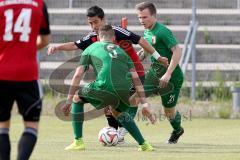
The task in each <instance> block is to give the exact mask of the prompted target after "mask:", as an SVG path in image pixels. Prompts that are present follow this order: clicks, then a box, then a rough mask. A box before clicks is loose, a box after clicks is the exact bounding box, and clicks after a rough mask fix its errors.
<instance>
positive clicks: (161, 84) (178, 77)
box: [136, 2, 184, 144]
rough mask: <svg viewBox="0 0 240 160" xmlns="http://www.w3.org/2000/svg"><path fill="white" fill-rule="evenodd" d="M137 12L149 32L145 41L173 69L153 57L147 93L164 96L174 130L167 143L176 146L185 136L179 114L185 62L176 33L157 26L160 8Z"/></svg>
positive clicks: (143, 5) (143, 8)
mask: <svg viewBox="0 0 240 160" xmlns="http://www.w3.org/2000/svg"><path fill="white" fill-rule="evenodd" d="M136 9H137V14H138V19H139V21H140V23H141V25H142V26H143V27H144V29H145V31H144V38H145V39H146V40H147V41H148V42H149V43H150V44H151V45H152V46H153V47H154V48H155V49H156V51H157V52H158V53H159V54H161V55H154V56H164V57H167V58H168V60H169V62H170V64H169V66H168V67H165V66H163V65H161V64H160V63H158V62H157V61H156V60H155V58H153V56H152V57H151V61H152V63H151V67H150V69H149V71H147V73H146V75H145V77H146V79H145V82H144V89H145V91H146V95H147V96H149V95H151V94H159V93H160V96H161V99H162V105H163V107H164V112H165V114H166V116H167V118H168V119H169V121H170V123H171V126H172V128H173V132H172V134H171V136H170V138H169V139H168V141H167V143H169V144H175V143H177V141H178V139H179V137H180V136H181V135H182V134H183V133H184V130H183V128H182V126H181V115H180V113H179V112H178V111H177V110H176V104H177V100H178V96H179V92H180V89H181V87H182V83H183V80H184V76H183V73H182V70H181V68H180V66H179V64H178V63H179V61H180V59H181V49H180V47H179V46H178V42H177V40H176V38H175V37H174V35H173V34H172V32H171V31H170V30H169V29H168V28H167V27H165V26H164V25H163V24H161V23H159V22H157V18H156V14H157V12H156V7H155V6H154V4H153V3H150V2H142V3H139V4H137V5H136ZM169 86H172V89H171V91H169V90H168V89H166V88H168V87H169ZM169 88H171V87H169ZM164 92H165V93H164Z"/></svg>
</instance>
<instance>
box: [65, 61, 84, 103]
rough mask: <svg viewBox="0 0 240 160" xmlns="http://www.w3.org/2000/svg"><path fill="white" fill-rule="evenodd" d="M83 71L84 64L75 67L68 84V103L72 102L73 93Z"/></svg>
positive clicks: (76, 88)
mask: <svg viewBox="0 0 240 160" xmlns="http://www.w3.org/2000/svg"><path fill="white" fill-rule="evenodd" d="M83 73H84V66H82V65H81V66H79V67H78V68H77V69H76V71H75V73H74V76H73V78H72V81H71V86H70V89H69V92H68V98H67V101H68V102H69V103H72V99H73V97H74V94H75V93H76V91H77V90H78V88H79V83H80V81H81V78H82V75H83Z"/></svg>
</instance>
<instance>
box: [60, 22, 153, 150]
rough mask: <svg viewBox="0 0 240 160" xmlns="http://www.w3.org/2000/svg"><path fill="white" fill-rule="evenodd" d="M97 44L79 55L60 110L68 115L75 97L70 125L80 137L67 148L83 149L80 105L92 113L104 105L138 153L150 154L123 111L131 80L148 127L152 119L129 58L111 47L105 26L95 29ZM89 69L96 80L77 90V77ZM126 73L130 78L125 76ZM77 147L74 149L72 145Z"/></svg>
mask: <svg viewBox="0 0 240 160" xmlns="http://www.w3.org/2000/svg"><path fill="white" fill-rule="evenodd" d="M99 38H100V42H96V43H94V44H92V45H90V46H89V47H88V48H87V49H86V50H84V52H83V53H82V57H81V59H80V65H79V66H78V67H77V69H76V71H75V74H74V76H73V79H72V81H71V87H70V89H69V94H68V97H67V101H66V104H65V105H64V106H63V107H62V110H63V112H64V113H65V114H66V115H68V114H69V111H70V108H71V104H72V101H73V97H74V95H75V96H77V97H79V98H78V99H79V100H78V101H77V103H78V104H79V106H78V112H74V113H73V110H72V117H73V121H78V122H79V123H80V128H79V129H80V132H81V136H80V138H79V139H78V140H75V142H74V143H73V144H72V145H70V146H69V148H71V149H73V148H74V149H78V150H84V149H85V145H84V142H83V138H82V126H83V125H82V124H83V119H80V118H83V113H84V103H85V102H89V103H91V104H92V105H93V106H94V107H95V108H96V109H98V110H99V109H102V108H103V107H106V106H108V105H110V106H111V110H112V113H113V115H114V116H115V117H116V119H117V120H118V121H119V122H120V123H121V124H122V125H123V126H124V127H125V128H126V129H127V130H128V131H129V133H130V134H131V135H132V137H133V138H134V139H135V140H136V141H137V142H138V144H139V145H140V146H139V151H152V150H153V147H152V146H151V145H150V144H149V143H148V142H146V141H145V140H144V138H143V137H142V135H141V133H140V131H139V129H138V127H137V126H136V124H135V122H134V120H133V119H132V118H130V115H129V114H128V112H126V110H128V107H129V97H130V94H129V89H130V87H131V83H132V82H131V80H132V81H133V83H134V85H135V87H136V90H137V92H138V93H139V94H138V95H140V101H141V103H142V104H143V106H144V108H143V110H145V111H146V112H145V111H144V112H143V113H147V114H144V115H146V116H147V117H148V118H149V119H150V121H151V122H152V123H154V122H155V120H156V119H155V118H154V116H153V115H152V112H151V109H150V105H149V103H147V101H146V98H145V93H144V90H143V86H142V84H141V81H140V79H139V77H138V75H137V73H136V71H135V68H134V66H133V64H132V61H131V60H130V58H129V56H128V55H127V54H126V53H125V52H124V51H123V49H121V48H120V47H119V46H117V45H115V44H113V43H112V42H113V39H114V31H113V30H112V26H111V25H105V26H102V27H100V29H99ZM89 65H91V66H92V67H93V68H94V73H95V75H96V80H94V81H92V82H91V83H90V84H87V85H84V86H83V87H80V88H78V86H79V83H80V80H81V77H82V76H83V75H84V72H86V70H87V69H88V68H89ZM129 73H130V74H129ZM76 144H77V145H76Z"/></svg>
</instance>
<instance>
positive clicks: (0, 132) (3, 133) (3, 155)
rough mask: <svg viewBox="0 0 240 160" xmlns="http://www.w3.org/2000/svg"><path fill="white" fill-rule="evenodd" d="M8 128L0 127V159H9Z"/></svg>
mask: <svg viewBox="0 0 240 160" xmlns="http://www.w3.org/2000/svg"><path fill="white" fill-rule="evenodd" d="M8 132H9V129H8V128H0V159H1V160H10V152H11V145H10V139H9V134H8Z"/></svg>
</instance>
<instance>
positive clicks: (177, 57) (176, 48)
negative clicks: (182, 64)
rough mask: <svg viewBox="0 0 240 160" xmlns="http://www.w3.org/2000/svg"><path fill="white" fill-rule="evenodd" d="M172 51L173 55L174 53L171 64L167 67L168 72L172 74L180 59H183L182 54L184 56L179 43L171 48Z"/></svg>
mask: <svg viewBox="0 0 240 160" xmlns="http://www.w3.org/2000/svg"><path fill="white" fill-rule="evenodd" d="M171 51H172V53H173V55H172V59H171V62H170V65H169V67H168V69H167V73H168V74H172V72H173V71H174V69H175V68H176V66H177V65H178V63H179V61H180V59H181V56H182V51H181V48H180V47H179V46H178V45H176V46H173V47H172V48H171Z"/></svg>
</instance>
